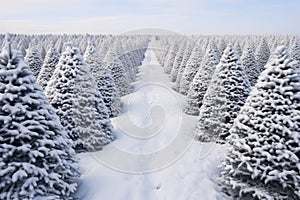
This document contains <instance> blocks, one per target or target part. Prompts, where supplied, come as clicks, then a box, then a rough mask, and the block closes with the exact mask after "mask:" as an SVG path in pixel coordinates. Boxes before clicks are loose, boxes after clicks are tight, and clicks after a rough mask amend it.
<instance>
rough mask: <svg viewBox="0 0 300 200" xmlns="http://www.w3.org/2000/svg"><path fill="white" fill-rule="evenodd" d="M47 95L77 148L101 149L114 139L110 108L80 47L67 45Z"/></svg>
mask: <svg viewBox="0 0 300 200" xmlns="http://www.w3.org/2000/svg"><path fill="white" fill-rule="evenodd" d="M46 95H47V97H48V98H49V101H50V103H51V104H52V106H53V107H54V108H55V110H56V113H57V115H58V116H59V117H60V120H61V123H62V125H63V127H64V128H65V130H66V131H67V133H68V136H69V137H70V138H71V139H72V140H73V141H74V143H75V145H76V146H75V147H76V150H77V151H82V150H84V149H85V148H86V149H88V150H89V151H96V150H101V149H102V147H103V146H104V145H106V144H108V143H109V142H111V141H112V140H113V137H112V135H111V124H110V120H109V118H108V113H107V112H108V110H107V108H106V107H105V105H104V103H103V100H102V96H101V94H100V93H99V92H98V90H97V89H96V86H95V83H94V80H93V78H92V77H91V75H90V74H89V69H88V66H87V65H86V64H85V63H84V62H83V59H82V56H81V55H80V52H79V49H78V48H75V47H71V46H70V45H67V46H66V50H65V51H64V53H63V54H62V56H61V57H60V60H59V63H58V65H57V66H56V69H55V71H54V73H53V76H52V77H51V79H50V81H49V83H48V85H47V87H46ZM107 130H110V131H107Z"/></svg>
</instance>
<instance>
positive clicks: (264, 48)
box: [255, 38, 270, 72]
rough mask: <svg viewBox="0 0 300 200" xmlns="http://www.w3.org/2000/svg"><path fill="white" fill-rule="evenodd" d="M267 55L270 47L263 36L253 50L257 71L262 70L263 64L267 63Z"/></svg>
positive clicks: (268, 55)
mask: <svg viewBox="0 0 300 200" xmlns="http://www.w3.org/2000/svg"><path fill="white" fill-rule="evenodd" d="M269 57H270V49H269V46H268V42H267V41H266V39H265V38H262V39H261V42H260V44H259V46H258V47H257V49H256V52H255V59H256V63H257V65H258V68H259V72H262V71H263V70H264V66H265V65H266V64H267V62H268V60H269Z"/></svg>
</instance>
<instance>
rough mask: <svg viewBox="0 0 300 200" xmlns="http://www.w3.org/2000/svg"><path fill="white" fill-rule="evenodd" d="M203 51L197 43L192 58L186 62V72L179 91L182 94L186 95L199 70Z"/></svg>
mask: <svg viewBox="0 0 300 200" xmlns="http://www.w3.org/2000/svg"><path fill="white" fill-rule="evenodd" d="M202 57H203V53H202V50H201V47H200V46H199V45H197V46H196V47H195V48H194V50H193V53H192V55H191V56H190V59H189V60H188V62H187V63H186V67H185V69H184V72H183V74H182V78H181V81H180V88H179V92H180V93H181V94H184V95H186V94H187V92H188V90H189V88H190V84H191V82H192V81H193V79H194V77H195V75H196V73H197V71H198V70H199V67H200V65H201V61H202Z"/></svg>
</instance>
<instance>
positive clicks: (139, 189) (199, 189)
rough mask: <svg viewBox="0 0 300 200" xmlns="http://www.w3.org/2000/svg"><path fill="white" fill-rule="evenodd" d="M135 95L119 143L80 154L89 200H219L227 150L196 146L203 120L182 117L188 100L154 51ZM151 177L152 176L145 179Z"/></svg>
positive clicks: (120, 120) (126, 102) (128, 101)
mask: <svg viewBox="0 0 300 200" xmlns="http://www.w3.org/2000/svg"><path fill="white" fill-rule="evenodd" d="M133 86H134V92H133V93H131V94H130V95H127V96H125V97H123V98H122V102H123V114H122V115H121V116H119V117H117V118H115V119H113V125H114V128H115V134H116V136H117V140H116V141H114V142H113V143H112V144H110V145H107V146H106V147H105V148H104V149H103V150H102V151H100V152H95V153H89V154H88V153H85V154H80V155H79V157H80V163H81V167H82V169H83V175H82V178H81V183H80V187H79V191H78V193H77V196H78V197H79V198H80V199H83V200H100V199H110V200H114V199H116V200H121V199H129V200H140V199H143V200H147V199H149V200H152V199H155V200H156V199H159V200H160V199H171V200H172V199H176V200H181V199H197V200H199V199H200V200H201V199H203V200H214V199H218V196H219V195H218V192H217V191H216V189H215V184H214V180H215V177H216V176H217V173H218V169H217V165H219V164H220V159H221V158H222V155H223V152H225V151H224V147H222V146H219V145H213V144H205V145H201V144H200V143H198V142H193V141H194V140H193V129H194V127H195V124H196V120H197V117H192V116H188V115H185V114H184V113H182V111H181V110H182V106H184V105H183V104H184V102H185V97H184V96H182V95H180V94H178V93H176V92H174V91H172V89H170V88H171V87H172V83H170V81H169V78H168V76H167V75H166V74H164V73H163V70H162V68H161V67H160V65H159V64H158V63H157V61H156V58H155V54H154V53H153V51H151V50H148V51H146V53H145V60H144V61H143V65H142V66H141V67H140V73H139V74H138V77H137V81H136V82H135V83H134V84H133ZM145 172H148V173H145Z"/></svg>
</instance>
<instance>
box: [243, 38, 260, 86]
mask: <svg viewBox="0 0 300 200" xmlns="http://www.w3.org/2000/svg"><path fill="white" fill-rule="evenodd" d="M251 46H252V45H251V44H247V45H246V48H245V50H244V52H243V54H242V57H241V62H242V64H243V66H244V68H245V71H246V74H247V76H248V79H249V82H250V84H251V86H254V85H255V83H256V81H257V78H258V76H259V74H260V72H261V71H260V68H259V67H258V66H257V63H256V60H255V56H254V52H253V49H252V47H251Z"/></svg>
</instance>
